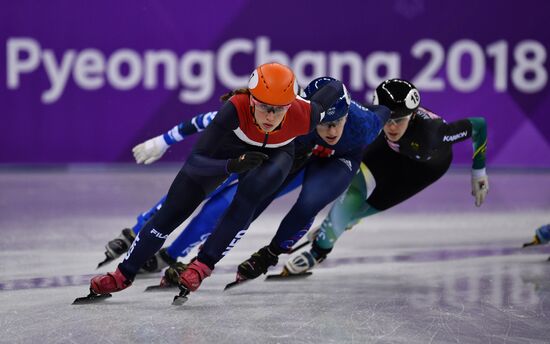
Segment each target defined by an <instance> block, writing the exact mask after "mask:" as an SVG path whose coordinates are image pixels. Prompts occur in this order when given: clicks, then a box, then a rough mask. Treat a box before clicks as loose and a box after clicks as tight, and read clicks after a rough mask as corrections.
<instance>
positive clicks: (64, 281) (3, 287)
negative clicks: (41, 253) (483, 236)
mask: <svg viewBox="0 0 550 344" xmlns="http://www.w3.org/2000/svg"><path fill="white" fill-rule="evenodd" d="M515 254H521V255H535V254H550V246H542V247H532V248H528V249H522V248H518V247H483V248H474V249H454V250H449V249H441V250H431V251H419V252H412V253H405V254H397V255H388V256H362V257H346V258H334V259H330V258H329V259H327V260H326V261H325V262H324V263H323V264H322V265H320V266H319V267H318V268H333V267H338V266H344V265H357V264H365V263H367V264H382V263H403V262H409V263H428V262H443V261H452V260H461V259H468V258H482V257H495V256H510V255H515ZM549 264H550V263H549ZM235 271H236V267H234V266H220V267H218V268H217V269H216V272H218V273H233V272H235ZM95 275H97V274H86V275H65V276H49V277H33V278H22V279H15V280H8V281H0V291H9V290H25V289H39V288H60V287H70V286H82V285H86V284H88V283H90V279H91V278H92V277H93V276H95ZM161 276H162V274H161V273H159V274H158V275H156V276H154V277H153V275H150V276H146V277H144V278H139V279H145V278H149V279H156V280H160V277H161Z"/></svg>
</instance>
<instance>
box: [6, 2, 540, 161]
mask: <svg viewBox="0 0 550 344" xmlns="http://www.w3.org/2000/svg"><path fill="white" fill-rule="evenodd" d="M1 7H2V8H1V10H0V47H1V48H0V49H1V50H2V51H1V53H0V65H1V66H2V68H0V80H2V81H1V82H0V107H1V111H0V113H1V116H2V121H1V122H2V124H1V128H2V135H1V136H0V145H1V146H2V147H3V149H2V150H0V163H10V164H11V163H22V164H32V163H74V162H128V161H132V156H131V148H132V147H133V146H134V145H135V144H137V143H140V142H142V141H143V140H145V139H148V138H150V137H152V136H155V135H158V134H161V133H162V132H164V131H166V130H168V129H169V128H171V127H172V126H173V125H175V124H176V123H178V122H179V121H181V120H185V119H189V118H190V117H191V116H193V115H194V114H196V113H199V112H206V111H210V110H213V109H217V108H218V107H219V106H220V103H219V101H218V98H219V96H220V95H222V94H223V93H224V92H226V91H227V90H229V89H233V88H237V87H241V86H244V85H246V82H247V79H248V75H249V73H250V72H251V71H252V69H253V68H254V66H256V65H258V64H261V63H264V62H268V61H279V62H282V63H286V64H288V65H290V66H291V67H292V68H293V69H294V70H295V72H296V75H297V77H298V80H299V81H300V83H301V84H302V85H305V84H307V82H308V81H310V80H311V79H313V78H314V77H317V76H320V75H331V76H334V77H337V78H340V79H342V80H343V81H344V82H345V83H346V85H347V86H348V89H349V90H350V91H351V93H352V95H353V97H354V99H356V100H358V101H361V102H363V101H370V99H371V94H372V90H373V88H374V87H376V85H377V84H378V83H379V82H380V81H381V80H383V79H385V78H388V77H404V78H408V79H410V80H411V81H412V82H413V83H414V84H415V85H416V86H417V87H418V88H419V89H420V90H421V94H422V102H423V104H424V106H427V107H428V108H430V109H431V110H433V111H434V112H436V113H438V114H440V115H442V116H443V117H444V118H446V119H447V120H455V119H458V118H463V117H467V116H484V117H486V118H487V120H488V124H489V132H488V133H489V145H488V146H489V147H488V153H489V155H488V164H489V167H491V166H512V167H550V117H549V116H548V109H549V108H550V96H549V87H548V70H549V68H548V67H549V63H548V58H547V54H548V49H549V45H550V31H549V30H544V29H543V28H544V27H546V22H547V13H548V12H549V11H550V3H548V2H547V1H544V0H540V1H533V0H528V1H522V2H521V3H513V4H512V3H510V4H508V3H505V2H501V1H474V0H468V1H463V0H461V1H458V0H456V1H455V0H452V1H435V0H434V1H428V0H391V1H385V2H379V1H353V2H348V3H345V5H344V3H342V4H338V5H335V4H334V2H332V1H321V2H319V1H317V2H294V1H279V2H273V3H268V2H259V1H242V0H241V1H233V2H222V1H219V2H217V1H214V2H211V1H209V2H194V3H193V2H183V1H175V0H174V1H163V2H157V1H153V0H150V1H144V0H142V1H117V2H111V1H95V2H93V4H92V3H87V2H80V1H55V2H41V1H14V2H5V3H4V4H2V5H1ZM496 8H498V10H496ZM192 142H194V139H189V140H188V142H187V144H185V143H184V144H180V147H177V148H175V149H172V150H171V151H170V152H169V153H168V154H167V155H166V157H165V158H164V159H165V160H166V161H181V160H183V159H184V158H185V156H186V154H187V153H188V151H189V149H190V147H191V144H190V143H192ZM471 154H472V148H471V144H470V143H469V142H467V143H462V144H459V145H457V146H456V148H455V163H458V164H461V165H469V164H470V160H471Z"/></svg>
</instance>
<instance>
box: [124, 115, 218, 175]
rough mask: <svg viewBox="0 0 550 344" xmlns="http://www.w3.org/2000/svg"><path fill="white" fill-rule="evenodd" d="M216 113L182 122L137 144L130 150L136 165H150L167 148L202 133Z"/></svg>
mask: <svg viewBox="0 0 550 344" xmlns="http://www.w3.org/2000/svg"><path fill="white" fill-rule="evenodd" d="M216 114H217V112H216V111H213V112H207V113H204V114H199V115H197V116H195V117H193V118H192V119H191V120H189V121H185V122H182V123H180V124H178V125H176V126H175V127H173V128H172V129H170V130H168V131H167V132H166V133H164V134H162V135H159V136H156V137H154V138H152V139H149V140H147V141H145V142H143V143H140V144H138V145H137V146H135V147H134V148H133V149H132V152H133V154H134V158H135V159H136V163H138V164H141V163H144V164H146V165H148V164H151V163H153V162H155V161H157V160H158V159H160V158H161V157H162V156H163V155H164V153H165V152H166V150H167V149H168V147H170V146H171V145H173V144H174V143H177V142H180V141H183V139H184V138H185V137H186V136H189V135H192V134H194V133H197V132H201V131H203V130H204V129H205V128H206V127H207V126H208V125H209V124H210V122H212V120H213V119H214V117H215V116H216Z"/></svg>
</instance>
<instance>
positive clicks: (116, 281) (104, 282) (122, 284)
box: [73, 268, 132, 304]
mask: <svg viewBox="0 0 550 344" xmlns="http://www.w3.org/2000/svg"><path fill="white" fill-rule="evenodd" d="M131 285H132V281H131V280H129V279H127V278H126V276H124V275H123V274H122V272H121V271H120V270H119V269H118V268H117V269H116V271H115V272H109V273H107V274H105V275H98V276H95V277H93V278H92V279H91V280H90V294H88V295H87V296H84V297H79V298H76V299H75V300H74V302H73V304H86V303H94V302H96V301H101V300H104V299H105V298H108V297H111V293H114V292H117V291H121V290H124V289H126V288H128V287H129V286H131Z"/></svg>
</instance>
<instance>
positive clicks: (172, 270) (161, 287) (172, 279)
mask: <svg viewBox="0 0 550 344" xmlns="http://www.w3.org/2000/svg"><path fill="white" fill-rule="evenodd" d="M186 267H187V264H184V263H181V262H176V263H175V264H174V265H172V266H170V267H169V268H168V269H166V271H164V276H163V277H162V278H161V280H160V283H159V284H156V285H150V286H148V287H147V288H145V291H147V292H149V291H167V290H174V289H175V288H177V287H178V285H179V276H180V273H182V272H183V270H185V268H186Z"/></svg>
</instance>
